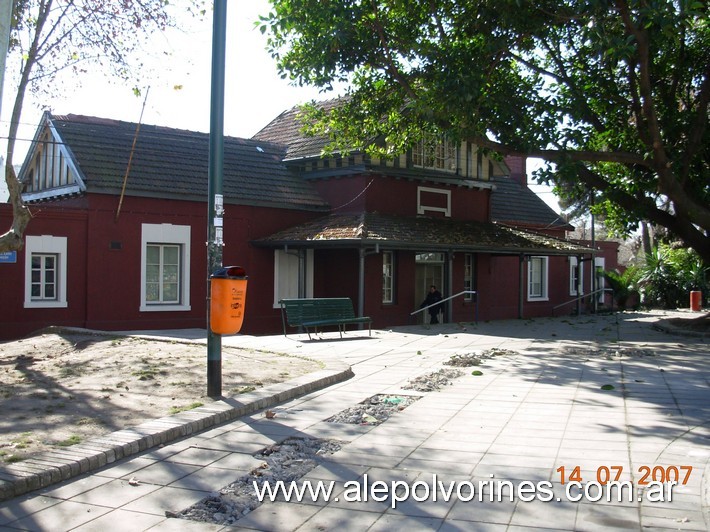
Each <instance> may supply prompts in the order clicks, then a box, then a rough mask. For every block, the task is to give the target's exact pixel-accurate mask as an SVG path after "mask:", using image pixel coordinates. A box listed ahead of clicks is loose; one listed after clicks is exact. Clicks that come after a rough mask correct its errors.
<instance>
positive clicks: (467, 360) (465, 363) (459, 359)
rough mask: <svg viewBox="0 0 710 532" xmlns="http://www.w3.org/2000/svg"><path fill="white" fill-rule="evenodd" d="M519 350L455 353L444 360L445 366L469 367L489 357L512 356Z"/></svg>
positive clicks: (477, 364)
mask: <svg viewBox="0 0 710 532" xmlns="http://www.w3.org/2000/svg"><path fill="white" fill-rule="evenodd" d="M518 354H520V353H518V352H517V351H512V350H510V349H498V348H493V349H486V350H485V351H482V352H480V353H466V354H463V355H453V356H452V357H451V358H449V360H447V361H445V362H444V365H445V366H456V367H459V368H468V367H471V366H480V365H481V363H482V362H483V361H484V360H486V359H489V358H493V357H497V356H506V355H507V356H510V355H518Z"/></svg>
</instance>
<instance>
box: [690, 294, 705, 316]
mask: <svg viewBox="0 0 710 532" xmlns="http://www.w3.org/2000/svg"><path fill="white" fill-rule="evenodd" d="M702 306H703V293H702V292H701V291H700V290H693V291H691V292H690V310H693V311H696V312H697V311H699V310H700V309H701V308H702Z"/></svg>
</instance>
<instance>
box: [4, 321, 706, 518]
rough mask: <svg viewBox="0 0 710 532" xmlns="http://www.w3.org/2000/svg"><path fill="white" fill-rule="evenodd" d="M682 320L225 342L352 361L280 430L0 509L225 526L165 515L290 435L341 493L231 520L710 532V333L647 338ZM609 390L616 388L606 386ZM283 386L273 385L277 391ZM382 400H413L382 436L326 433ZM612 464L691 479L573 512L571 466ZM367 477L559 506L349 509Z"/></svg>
mask: <svg viewBox="0 0 710 532" xmlns="http://www.w3.org/2000/svg"><path fill="white" fill-rule="evenodd" d="M675 315H678V314H677V313H676V314H672V313H652V314H650V315H649V314H634V313H629V314H621V315H612V316H584V317H581V318H576V317H566V318H560V319H539V320H515V321H507V322H492V323H486V324H478V325H468V326H466V327H465V330H464V328H463V327H461V326H459V325H457V324H451V325H446V324H445V325H441V326H438V327H437V328H436V329H433V328H432V329H422V328H421V327H420V326H412V327H403V328H397V329H393V330H391V331H373V336H372V338H369V337H368V338H363V339H358V340H349V341H340V340H338V339H337V337H330V336H328V335H325V336H323V337H322V339H317V340H315V339H314V340H313V341H307V338H306V337H305V336H303V335H294V336H289V337H288V338H285V337H282V336H281V337H279V336H273V337H241V336H234V337H225V338H224V339H223V340H224V342H225V343H233V344H234V345H239V346H240V347H253V348H261V349H263V348H268V349H275V350H279V351H288V350H293V352H297V353H299V354H300V355H302V356H312V357H314V358H317V359H319V360H322V361H324V362H325V363H336V362H337V363H340V364H342V363H343V362H344V361H345V362H346V363H347V364H350V365H351V366H352V368H349V370H350V371H351V372H352V373H351V375H352V377H351V378H350V379H348V380H344V381H341V382H339V383H338V382H330V383H327V384H324V387H321V388H320V389H313V390H305V393H302V392H303V390H302V391H301V393H299V394H297V396H294V397H291V398H286V399H285V400H281V401H280V402H279V403H276V404H273V405H270V406H269V408H272V409H273V410H274V411H275V412H276V414H277V416H276V417H275V418H274V419H271V420H267V419H266V418H265V417H264V415H263V411H264V410H265V408H267V407H266V406H262V407H260V409H256V410H254V411H253V412H251V413H249V414H247V415H243V416H240V417H238V418H235V419H233V420H231V421H227V422H225V423H221V424H220V425H219V426H213V427H207V428H206V430H204V431H201V432H199V431H198V432H195V431H194V430H193V431H192V432H191V433H190V434H189V435H188V436H187V437H183V438H182V439H180V440H178V441H175V442H173V443H168V444H166V445H164V446H163V447H161V448H155V449H148V450H146V451H144V452H142V453H141V454H140V455H138V457H130V458H124V459H118V460H116V461H115V462H113V463H111V464H108V465H106V466H104V467H102V468H101V469H98V470H97V471H95V472H92V473H91V474H90V475H88V476H85V477H80V478H78V479H74V480H69V481H65V482H63V483H62V484H58V485H56V486H53V487H52V488H44V489H43V490H42V491H41V492H39V491H38V492H34V494H33V495H30V496H24V497H15V498H11V499H10V500H9V501H5V502H3V503H0V526H3V527H5V528H8V529H9V530H12V529H22V527H25V528H27V529H36V530H52V531H55V530H60V531H62V530H69V529H70V528H72V527H84V529H86V530H98V529H99V528H100V529H102V530H114V529H115V530H132V531H133V530H147V529H150V530H221V529H222V528H223V526H222V525H219V524H206V523H195V522H191V521H186V520H183V519H175V518H167V517H165V512H166V511H167V512H168V513H169V514H170V512H175V511H176V507H178V506H180V505H182V504H185V505H186V506H187V505H189V504H192V503H193V501H195V499H196V498H198V497H202V496H203V495H204V494H206V493H209V492H211V491H216V490H218V489H219V488H220V487H222V486H225V485H227V484H229V483H230V482H232V481H234V480H235V479H236V478H237V477H238V476H240V475H242V474H244V472H245V471H246V470H247V469H248V468H249V466H250V464H252V463H253V461H258V459H256V458H253V457H252V456H251V455H252V454H253V453H254V452H256V451H257V450H259V449H261V448H263V447H264V446H266V445H270V444H272V443H276V442H279V441H281V440H283V439H284V438H286V437H288V436H291V435H300V436H306V437H323V436H327V437H331V438H334V439H338V440H340V441H342V442H345V443H344V444H343V445H344V446H343V448H342V449H341V451H339V452H338V453H336V454H334V455H332V456H330V457H328V458H327V460H326V461H325V462H324V463H323V464H321V465H320V466H318V467H317V468H316V469H314V470H312V471H311V472H310V473H308V474H307V476H306V477H305V479H309V480H314V481H316V480H323V481H331V480H333V481H337V482H338V483H339V485H338V486H337V487H336V489H335V490H334V493H333V495H334V496H338V497H339V500H338V501H335V500H330V501H325V500H316V501H308V502H304V503H296V502H284V501H281V502H275V503H265V504H263V505H262V506H261V507H259V508H258V509H256V510H254V511H253V512H251V513H249V514H248V515H247V516H245V517H244V518H242V519H240V520H239V521H238V522H237V525H238V526H237V527H236V528H237V529H239V528H242V529H245V530H248V529H253V530H277V531H280V530H296V529H298V528H299V527H301V528H302V529H303V530H313V529H318V528H319V527H320V528H333V527H340V528H345V529H353V530H356V529H357V530H360V529H366V528H368V527H371V528H370V530H381V529H383V528H388V530H389V529H392V530H400V529H403V528H404V527H407V528H416V529H418V530H419V529H421V530H484V531H485V530H507V531H509V532H514V531H523V530H525V531H528V532H529V531H530V530H536V529H539V530H548V531H549V530H551V529H559V530H597V529H599V528H602V527H603V528H605V529H610V530H628V529H636V530H641V529H643V530H664V529H668V528H674V529H687V530H707V529H708V528H709V527H710V518H709V517H708V505H709V504H708V503H709V501H708V492H709V491H708V490H709V488H708V477H709V476H710V475H709V474H708V472H707V471H709V470H710V469H709V468H708V464H709V463H710V452H708V451H707V447H708V446H707V442H708V439H709V438H708V437H709V436H710V428H709V427H708V426H707V419H708V415H709V413H710V407H709V406H708V405H709V404H710V401H709V400H708V399H710V389H709V388H708V385H707V382H708V379H709V378H710V366H709V365H708V364H707V356H708V346H707V343H706V339H704V338H687V337H683V336H671V335H669V334H668V333H666V332H659V331H655V330H652V329H651V324H653V323H654V322H657V321H658V320H659V319H660V318H662V317H664V316H675ZM171 334H173V335H179V334H180V333H178V332H177V331H173V332H172V333H171ZM185 334H186V335H189V331H188V332H186V333H185ZM196 337H197V338H199V335H197V336H196ZM492 347H496V348H501V349H506V350H510V351H514V353H508V354H506V355H501V356H496V357H494V358H492V359H487V360H485V361H484V363H483V364H482V365H481V366H479V367H476V368H475V369H479V370H481V371H482V373H483V375H481V376H473V375H471V371H472V369H471V368H463V370H464V375H463V376H462V377H460V378H458V379H455V380H454V381H453V382H452V383H451V384H449V385H447V386H445V387H444V388H442V389H441V390H439V391H431V392H412V391H406V390H403V389H402V388H403V387H404V386H406V385H407V384H408V382H410V381H411V379H413V378H414V377H416V376H420V375H424V374H427V373H429V372H431V371H434V370H437V369H440V368H442V367H445V366H443V362H445V361H447V360H448V359H449V358H450V357H451V356H452V355H454V354H465V353H480V352H482V351H484V350H485V349H490V348H492ZM625 353H626V354H625ZM629 353H631V354H629ZM604 384H613V386H614V389H613V390H602V389H601V387H602V386H603V385H604ZM283 391H284V387H283V386H282V387H279V389H278V390H276V392H278V393H281V392H283ZM276 392H275V393H276ZM392 392H397V393H405V394H406V393H410V394H418V395H420V396H421V397H422V398H421V399H420V400H419V401H418V402H416V403H414V404H413V405H410V406H409V407H408V408H407V409H405V410H403V411H402V412H399V413H397V414H396V416H393V417H391V418H390V419H389V420H387V421H385V422H384V423H382V424H381V425H378V426H364V425H346V424H338V423H327V422H325V419H326V418H327V417H329V416H330V415H332V414H334V413H337V412H339V411H340V410H342V409H344V408H346V407H348V406H352V405H355V404H357V403H358V402H360V401H362V400H363V399H365V398H367V397H369V396H371V395H374V394H377V393H392ZM188 421H190V422H192V421H193V420H185V422H188ZM119 436H121V435H119ZM123 436H125V437H126V438H127V439H126V441H125V442H123V443H122V445H130V444H131V440H130V431H129V432H126V431H124V432H123ZM123 436H121V437H123ZM122 441H123V440H122ZM63 463H64V462H63ZM30 465H31V464H30ZM614 465H617V466H620V467H622V468H623V472H622V474H621V475H620V480H629V481H631V482H632V483H633V484H634V485H635V487H636V488H638V487H639V486H636V484H637V483H638V482H639V480H640V476H641V475H642V474H643V467H647V468H649V469H651V470H652V468H653V467H656V466H662V467H663V468H669V467H679V466H681V465H692V466H693V468H694V469H693V472H692V474H691V477H690V478H689V479H688V481H687V482H686V483H685V485H681V486H677V487H676V491H675V492H674V495H675V497H674V499H673V501H672V502H669V503H660V502H649V501H648V500H645V499H644V497H645V496H646V495H647V494H648V492H649V489H648V488H647V489H645V490H644V489H641V490H638V489H637V490H636V491H635V492H634V498H633V499H632V500H629V501H621V502H618V501H611V502H605V501H598V502H585V501H584V500H582V501H580V502H576V503H575V502H569V501H567V500H566V496H567V495H566V490H565V488H566V487H568V486H567V485H565V486H563V485H562V484H560V478H559V476H560V472H559V468H560V467H561V466H564V467H565V468H566V471H568V472H569V471H572V470H573V468H575V467H576V466H579V470H578V471H579V474H580V475H582V476H583V477H584V480H585V482H588V481H590V480H596V479H597V478H598V475H599V474H603V473H604V472H605V471H606V470H607V469H608V468H609V467H610V466H614ZM28 467H29V465H28ZM33 467H40V466H39V463H38V464H35V465H34V466H33ZM151 468H152V469H151ZM175 468H177V469H179V470H180V471H176V470H175ZM185 468H190V471H189V472H188V471H186V470H185ZM665 470H666V469H664V471H665ZM28 471H29V469H28ZM182 473H189V474H186V475H184V476H181V475H182ZM146 475H147V476H146ZM365 475H369V476H370V480H371V481H372V480H373V479H382V480H386V481H389V482H392V481H394V480H401V481H406V482H407V483H409V485H414V483H415V482H427V481H428V482H431V479H432V478H433V475H438V478H440V479H444V480H445V481H447V482H448V481H452V482H454V483H459V484H460V483H463V482H473V483H475V482H486V481H492V480H495V481H500V482H506V481H507V482H511V483H512V484H511V485H513V486H518V485H522V484H521V483H525V482H527V483H533V484H535V483H538V482H550V483H551V485H552V488H551V492H550V494H551V497H552V500H550V501H544V500H537V499H535V500H530V501H527V500H523V497H521V496H516V498H515V500H514V501H513V502H510V501H506V500H504V501H501V502H498V501H493V502H491V501H488V500H483V501H478V500H468V501H465V500H461V498H456V499H454V500H449V501H448V502H447V501H442V500H438V501H431V500H427V501H424V500H422V501H421V502H417V501H415V500H413V499H410V500H408V501H403V502H402V503H400V504H398V505H397V508H396V509H393V508H391V504H389V502H387V501H385V502H376V501H373V500H368V501H366V502H365V501H361V502H359V503H358V502H348V501H346V500H344V489H345V482H353V481H358V482H363V481H364V479H365ZM131 476H135V477H136V478H138V479H140V480H141V482H140V483H139V485H138V486H132V485H129V484H128V483H127V479H128V478H130V477H131ZM144 476H145V478H146V480H145V483H144V482H143V477H144ZM148 476H150V477H151V478H150V479H148ZM153 483H154V484H153ZM165 484H167V486H165ZM136 488H137V489H136ZM420 489H423V488H422V486H420ZM484 493H485V494H486V495H488V494H489V493H490V488H484ZM462 495H463V494H462ZM523 495H524V494H523ZM637 495H638V496H641V500H638V498H636V496H637ZM557 499H559V500H557ZM390 502H391V500H390ZM87 509H88V510H89V511H86V510H87ZM161 511H162V513H161ZM84 514H88V515H84ZM119 519H120V521H119ZM49 523H51V526H50V525H49ZM314 527H315V528H314ZM230 529H234V528H230Z"/></svg>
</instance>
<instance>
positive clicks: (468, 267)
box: [463, 253, 476, 301]
mask: <svg viewBox="0 0 710 532" xmlns="http://www.w3.org/2000/svg"><path fill="white" fill-rule="evenodd" d="M475 272H476V266H475V263H474V261H473V253H464V256H463V289H464V290H466V291H472V290H473V287H474V277H475V275H476V274H475ZM463 300H464V301H473V294H464V296H463Z"/></svg>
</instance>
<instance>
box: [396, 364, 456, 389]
mask: <svg viewBox="0 0 710 532" xmlns="http://www.w3.org/2000/svg"><path fill="white" fill-rule="evenodd" d="M463 374H464V372H463V371H461V370H460V369H440V370H439V371H433V372H431V373H427V374H425V375H421V376H419V377H417V378H415V379H412V380H411V381H409V382H408V383H407V384H406V385H404V386H402V389H403V390H416V391H418V392H433V391H436V390H440V389H441V388H443V387H444V386H448V385H449V384H451V381H452V380H453V379H456V378H458V377H461V376H462V375H463Z"/></svg>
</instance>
